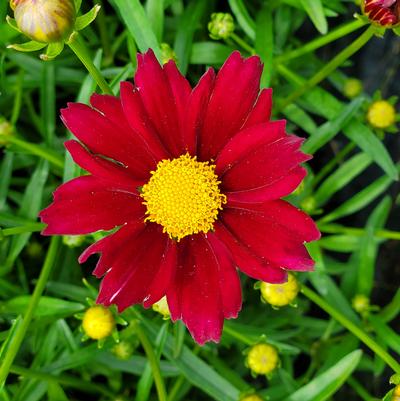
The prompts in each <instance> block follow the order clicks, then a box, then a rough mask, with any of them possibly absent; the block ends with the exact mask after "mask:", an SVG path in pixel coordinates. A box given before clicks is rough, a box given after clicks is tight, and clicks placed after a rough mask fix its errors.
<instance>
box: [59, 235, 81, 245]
mask: <svg viewBox="0 0 400 401" xmlns="http://www.w3.org/2000/svg"><path fill="white" fill-rule="evenodd" d="M62 242H63V244H64V245H66V246H68V247H69V248H77V247H79V246H81V245H82V244H83V243H84V242H85V236H84V235H63V237H62Z"/></svg>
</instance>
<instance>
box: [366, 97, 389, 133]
mask: <svg viewBox="0 0 400 401" xmlns="http://www.w3.org/2000/svg"><path fill="white" fill-rule="evenodd" d="M367 120H368V122H369V123H370V124H371V125H372V126H373V127H374V128H378V129H387V128H389V127H390V126H392V125H393V124H394V123H395V122H396V109H395V108H394V106H393V105H392V104H391V103H390V102H388V101H387V100H377V101H375V102H373V103H371V105H370V106H369V109H368V112H367Z"/></svg>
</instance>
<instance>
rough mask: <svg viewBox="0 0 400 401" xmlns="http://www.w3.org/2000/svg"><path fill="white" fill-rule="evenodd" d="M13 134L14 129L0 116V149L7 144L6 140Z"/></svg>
mask: <svg viewBox="0 0 400 401" xmlns="http://www.w3.org/2000/svg"><path fill="white" fill-rule="evenodd" d="M13 134H14V127H13V126H12V125H11V124H10V123H9V122H8V121H7V120H6V119H5V118H4V117H1V116H0V147H1V146H5V145H7V144H8V138H9V137H10V136H11V135H13Z"/></svg>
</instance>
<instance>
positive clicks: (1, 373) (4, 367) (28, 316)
mask: <svg viewBox="0 0 400 401" xmlns="http://www.w3.org/2000/svg"><path fill="white" fill-rule="evenodd" d="M59 243H60V237H52V239H51V241H50V246H49V250H48V251H47V255H46V259H45V261H44V264H43V267H42V271H41V272H40V276H39V278H38V281H37V283H36V287H35V289H34V291H33V294H32V296H31V299H30V301H29V304H28V308H27V310H26V313H25V315H24V317H23V320H22V322H21V324H20V325H19V326H18V328H17V329H16V331H15V333H14V336H13V338H12V339H11V341H10V346H9V348H8V349H7V352H6V354H5V356H4V359H3V362H2V364H1V366H0V388H1V387H3V385H4V383H5V381H6V380H7V376H8V374H9V372H10V368H11V365H12V363H13V362H14V358H15V357H16V355H17V353H18V351H19V348H20V346H21V344H22V342H23V340H24V338H25V334H26V332H27V331H28V327H29V325H30V323H31V321H32V318H33V314H34V311H35V309H36V307H37V305H38V303H39V300H40V297H41V296H42V293H43V290H44V288H45V286H46V283H47V279H48V278H49V275H50V272H51V269H52V267H53V265H54V262H55V259H56V256H57V250H58V245H59Z"/></svg>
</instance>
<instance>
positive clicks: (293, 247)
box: [221, 200, 320, 271]
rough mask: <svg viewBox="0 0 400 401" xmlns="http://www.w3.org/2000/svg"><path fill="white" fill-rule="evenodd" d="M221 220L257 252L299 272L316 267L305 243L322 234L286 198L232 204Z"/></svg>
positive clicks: (307, 217) (269, 259) (267, 258)
mask: <svg viewBox="0 0 400 401" xmlns="http://www.w3.org/2000/svg"><path fill="white" fill-rule="evenodd" d="M221 221H222V223H223V224H224V225H225V226H226V227H227V228H228V230H229V231H230V232H231V233H232V234H233V235H234V237H236V238H237V239H238V240H239V241H240V242H241V243H243V244H245V245H246V246H247V247H248V248H249V249H251V251H252V252H253V253H254V254H255V255H259V257H261V258H264V259H265V260H268V261H271V262H272V263H273V264H276V265H277V266H281V267H282V268H285V269H290V270H299V271H303V270H311V269H312V268H313V266H314V261H313V260H312V259H311V258H310V256H309V254H308V252H307V250H306V248H305V246H304V242H309V241H313V240H316V239H318V238H319V237H320V233H319V231H318V229H317V227H316V226H315V223H314V222H313V221H312V219H311V218H310V217H309V216H307V215H306V214H305V213H303V212H301V211H300V210H298V209H296V208H295V207H293V206H292V205H290V204H289V203H287V202H285V201H283V200H276V201H269V202H264V203H260V204H253V205H245V206H243V207H241V208H240V207H239V206H237V207H235V208H231V207H228V208H226V209H225V210H224V212H223V214H222V215H221Z"/></svg>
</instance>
